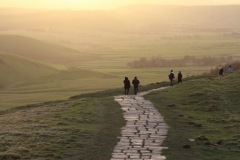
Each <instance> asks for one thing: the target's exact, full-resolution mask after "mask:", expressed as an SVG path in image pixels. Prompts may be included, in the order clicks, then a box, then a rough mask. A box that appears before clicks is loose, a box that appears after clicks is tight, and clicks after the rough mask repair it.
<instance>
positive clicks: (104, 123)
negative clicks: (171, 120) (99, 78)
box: [0, 83, 166, 160]
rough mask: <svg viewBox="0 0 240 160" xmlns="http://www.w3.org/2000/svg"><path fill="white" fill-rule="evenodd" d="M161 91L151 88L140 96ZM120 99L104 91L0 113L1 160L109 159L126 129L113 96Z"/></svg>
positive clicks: (153, 86)
mask: <svg viewBox="0 0 240 160" xmlns="http://www.w3.org/2000/svg"><path fill="white" fill-rule="evenodd" d="M165 85H166V83H158V84H151V85H148V86H143V87H140V91H146V90H149V89H153V88H158V87H161V86H165ZM131 92H132V89H131ZM122 93H123V89H114V90H106V91H102V92H96V93H90V94H82V95H77V96H73V97H71V98H70V99H69V100H63V101H56V102H46V103H43V104H35V105H28V106H22V107H16V108H11V109H8V110H2V111H0V127H1V130H0V160H15V159H34V160H48V159H49V160H54V159H56V160H59V159H65V160H69V159H72V160H109V159H111V153H112V151H113V148H114V146H115V145H116V144H117V141H118V139H117V137H118V136H119V135H120V128H121V127H122V126H124V125H125V121H124V119H123V116H122V110H121V107H120V105H119V104H118V103H117V102H115V101H114V97H113V96H115V95H120V94H122Z"/></svg>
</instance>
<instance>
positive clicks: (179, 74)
mask: <svg viewBox="0 0 240 160" xmlns="http://www.w3.org/2000/svg"><path fill="white" fill-rule="evenodd" d="M178 83H182V73H181V71H179V72H178Z"/></svg>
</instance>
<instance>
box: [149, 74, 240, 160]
mask: <svg viewBox="0 0 240 160" xmlns="http://www.w3.org/2000/svg"><path fill="white" fill-rule="evenodd" d="M239 86H240V75H239V73H237V72H236V73H233V74H229V75H225V76H224V77H205V78H195V79H192V80H191V79H190V80H187V81H184V82H183V83H182V84H180V85H177V86H174V87H171V88H168V89H167V90H164V91H160V92H155V93H152V94H150V95H148V96H147V99H149V100H151V101H152V102H154V104H155V105H156V107H157V108H158V109H159V111H160V113H161V114H162V115H163V116H164V117H165V120H166V122H167V124H168V125H169V126H170V129H169V135H168V138H167V140H166V142H165V145H166V146H168V147H169V150H165V151H164V155H166V156H167V159H168V160H193V159H194V160H218V159H221V160H238V159H239V157H240V132H239V131H240V125H239V122H240V115H239V114H240V108H239V105H240V99H239V96H240V87H239ZM191 140H195V141H194V142H191ZM185 145H186V146H185ZM183 146H185V147H186V148H184V147H183ZM188 147H191V148H188ZM187 148H188V149H187Z"/></svg>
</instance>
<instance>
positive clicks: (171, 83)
mask: <svg viewBox="0 0 240 160" xmlns="http://www.w3.org/2000/svg"><path fill="white" fill-rule="evenodd" d="M168 77H169V80H170V85H171V86H173V79H174V78H175V77H174V73H173V70H171V71H170V74H169V75H168Z"/></svg>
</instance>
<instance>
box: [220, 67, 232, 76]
mask: <svg viewBox="0 0 240 160" xmlns="http://www.w3.org/2000/svg"><path fill="white" fill-rule="evenodd" d="M232 72H233V68H232V65H229V66H228V68H227V73H232ZM218 75H219V76H223V75H224V69H223V68H222V67H220V69H219V72H218Z"/></svg>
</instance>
